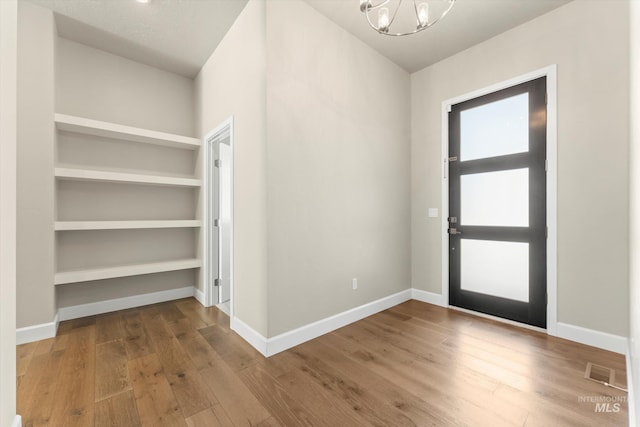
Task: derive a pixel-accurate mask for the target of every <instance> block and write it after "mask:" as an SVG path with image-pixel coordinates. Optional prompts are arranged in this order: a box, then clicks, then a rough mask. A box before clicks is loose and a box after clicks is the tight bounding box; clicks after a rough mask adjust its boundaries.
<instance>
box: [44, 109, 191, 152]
mask: <svg viewBox="0 0 640 427" xmlns="http://www.w3.org/2000/svg"><path fill="white" fill-rule="evenodd" d="M54 120H55V123H56V128H57V129H58V130H61V131H67V132H74V133H80V134H84V135H94V136H102V137H106V138H113V139H120V140H123V141H133V142H141V143H144V144H154V145H161V146H164V147H172V148H182V149H187V150H197V149H198V148H200V145H201V144H200V140H199V139H197V138H191V137H188V136H181V135H174V134H171V133H164V132H157V131H153V130H148V129H141V128H136V127H132V126H126V125H119V124H116V123H109V122H103V121H100V120H93V119H87V118H84V117H77V116H70V115H67V114H55V116H54Z"/></svg>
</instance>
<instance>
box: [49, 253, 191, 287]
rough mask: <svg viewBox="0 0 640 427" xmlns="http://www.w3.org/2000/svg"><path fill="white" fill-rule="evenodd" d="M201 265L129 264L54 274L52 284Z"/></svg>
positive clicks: (181, 262) (184, 261)
mask: <svg viewBox="0 0 640 427" xmlns="http://www.w3.org/2000/svg"><path fill="white" fill-rule="evenodd" d="M201 265H202V263H201V261H200V260H199V259H182V260H176V261H164V262H154V263H147V264H131V265H122V266H117V267H104V268H90V269H84V270H71V271H62V272H59V273H56V275H55V278H54V284H55V285H64V284H67V283H78V282H87V281H91V280H102V279H113V278H117V277H128V276H138V275H141V274H151V273H162V272H165V271H176V270H188V269H191V268H198V267H200V266H201Z"/></svg>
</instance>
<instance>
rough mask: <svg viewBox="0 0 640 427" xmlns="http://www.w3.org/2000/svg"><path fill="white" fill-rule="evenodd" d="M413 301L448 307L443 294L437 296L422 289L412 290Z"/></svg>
mask: <svg viewBox="0 0 640 427" xmlns="http://www.w3.org/2000/svg"><path fill="white" fill-rule="evenodd" d="M411 299H414V300H416V301H422V302H426V303H428V304H433V305H439V306H440V307H446V306H447V305H446V304H445V303H444V298H443V296H442V295H441V294H435V293H433V292H428V291H423V290H420V289H414V288H412V289H411Z"/></svg>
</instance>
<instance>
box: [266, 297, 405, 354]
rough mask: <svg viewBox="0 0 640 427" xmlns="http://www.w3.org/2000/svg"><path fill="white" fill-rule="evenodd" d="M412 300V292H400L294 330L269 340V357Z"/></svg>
mask: <svg viewBox="0 0 640 427" xmlns="http://www.w3.org/2000/svg"><path fill="white" fill-rule="evenodd" d="M410 299H411V290H410V289H407V290H406V291H402V292H398V293H396V294H393V295H389V296H388V297H384V298H381V299H378V300H375V301H372V302H370V303H367V304H364V305H361V306H359V307H355V308H352V309H351V310H347V311H344V312H342V313H338V314H336V315H333V316H330V317H327V318H326V319H322V320H319V321H317V322H313V323H310V324H308V325H305V326H301V327H299V328H296V329H293V330H291V331H289V332H285V333H283V334H280V335H276V336H275V337H273V338H269V339H268V340H267V356H273V355H274V354H277V353H280V352H281V351H284V350H287V349H289V348H291V347H295V346H297V345H299V344H302V343H303V342H306V341H309V340H312V339H314V338H317V337H319V336H321V335H324V334H326V333H329V332H331V331H335V330H336V329H339V328H342V327H343V326H346V325H349V324H351V323H353V322H357V321H358V320H361V319H364V318H365V317H368V316H371V315H373V314H376V313H379V312H381V311H383V310H386V309H388V308H391V307H394V306H396V305H398V304H401V303H403V302H405V301H409V300H410Z"/></svg>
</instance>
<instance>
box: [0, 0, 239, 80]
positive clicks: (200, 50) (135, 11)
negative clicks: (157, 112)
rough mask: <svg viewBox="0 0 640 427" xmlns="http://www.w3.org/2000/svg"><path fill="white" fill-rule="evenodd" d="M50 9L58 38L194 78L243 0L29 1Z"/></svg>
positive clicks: (225, 31) (229, 24)
mask: <svg viewBox="0 0 640 427" xmlns="http://www.w3.org/2000/svg"><path fill="white" fill-rule="evenodd" d="M0 1H2V0H0ZM29 1H31V2H32V3H35V4H38V5H40V6H44V7H46V8H48V9H51V10H53V11H54V12H55V13H56V26H57V28H58V34H59V35H60V36H61V37H64V38H67V39H70V40H74V41H77V42H81V43H83V44H86V45H89V46H93V47H96V48H98V49H102V50H105V51H107V52H111V53H114V54H116V55H120V56H124V57H125V58H129V59H134V60H136V61H138V62H142V63H145V64H148V65H152V66H154V67H158V68H161V69H164V70H168V71H172V72H174V73H177V74H181V75H184V76H187V77H195V76H196V75H197V74H198V72H199V71H200V68H202V66H203V65H204V63H205V62H206V61H207V59H208V58H209V56H211V53H212V52H213V51H214V49H215V48H216V46H218V43H220V41H221V40H222V38H223V37H224V35H225V34H226V33H227V31H228V30H229V28H231V25H233V23H234V22H235V20H236V18H237V17H238V15H239V14H240V12H241V11H242V9H243V8H244V6H245V4H246V3H247V0H152V1H151V2H150V3H148V4H141V3H138V2H136V1H134V0H29Z"/></svg>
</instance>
